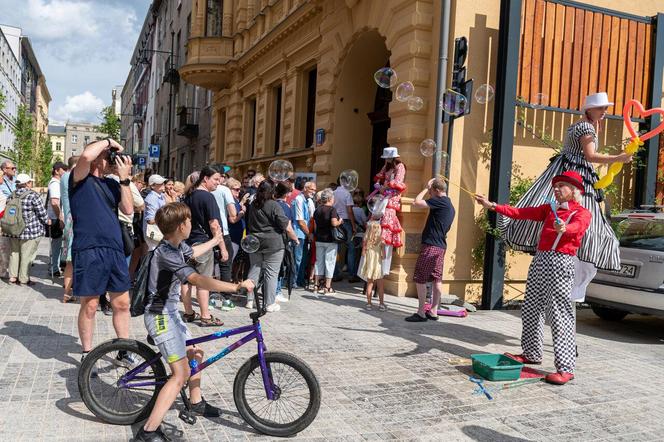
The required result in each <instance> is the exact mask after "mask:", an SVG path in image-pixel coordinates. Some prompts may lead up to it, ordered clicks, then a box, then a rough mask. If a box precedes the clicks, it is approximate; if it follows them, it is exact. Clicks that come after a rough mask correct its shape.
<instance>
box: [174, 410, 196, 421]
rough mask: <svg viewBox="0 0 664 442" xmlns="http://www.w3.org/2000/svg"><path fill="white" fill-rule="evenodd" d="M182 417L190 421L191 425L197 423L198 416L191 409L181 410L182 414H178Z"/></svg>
mask: <svg viewBox="0 0 664 442" xmlns="http://www.w3.org/2000/svg"><path fill="white" fill-rule="evenodd" d="M178 417H179V418H180V419H182V420H183V421H185V422H186V423H188V424H189V425H194V424H195V423H196V416H194V414H193V413H192V412H191V411H188V410H180V414H179V415H178Z"/></svg>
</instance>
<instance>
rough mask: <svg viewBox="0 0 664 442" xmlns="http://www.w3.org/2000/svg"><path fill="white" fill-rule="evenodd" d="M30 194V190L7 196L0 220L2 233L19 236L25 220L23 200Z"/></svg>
mask: <svg viewBox="0 0 664 442" xmlns="http://www.w3.org/2000/svg"><path fill="white" fill-rule="evenodd" d="M29 195H30V192H29V191H28V192H24V193H23V194H22V195H17V194H16V192H15V191H14V192H12V194H11V195H10V196H9V198H7V205H6V206H5V214H4V216H3V217H2V219H1V220H0V228H2V233H5V234H7V235H9V236H20V235H21V233H23V231H24V230H25V220H24V219H23V200H24V199H26V198H27V197H28V196H29Z"/></svg>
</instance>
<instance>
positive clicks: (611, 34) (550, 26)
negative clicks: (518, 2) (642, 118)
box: [517, 0, 653, 115]
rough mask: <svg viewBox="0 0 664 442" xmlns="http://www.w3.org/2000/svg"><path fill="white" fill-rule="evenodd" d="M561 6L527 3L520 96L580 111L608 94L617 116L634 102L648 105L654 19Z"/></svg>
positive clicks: (540, 0)
mask: <svg viewBox="0 0 664 442" xmlns="http://www.w3.org/2000/svg"><path fill="white" fill-rule="evenodd" d="M635 1H637V0H635ZM561 3H564V2H560V3H559V2H555V1H546V0H524V1H523V9H522V13H521V46H520V53H519V60H520V66H519V80H518V84H517V95H518V96H519V97H521V98H523V99H525V100H526V101H528V102H529V103H533V104H538V105H540V106H542V107H550V108H559V109H571V110H578V109H579V108H580V107H581V105H582V104H583V99H584V97H585V96H586V95H588V94H592V93H595V92H607V93H608V95H609V99H610V100H611V101H613V102H615V105H614V106H611V107H610V108H609V114H613V115H620V114H621V113H622V107H623V105H624V103H625V102H626V101H627V100H629V99H632V98H635V99H637V100H639V101H641V103H643V104H644V105H646V106H647V105H648V103H650V90H649V84H650V71H651V59H652V54H651V52H652V51H651V47H652V44H653V41H652V40H653V26H652V24H651V22H650V19H649V18H647V17H643V18H640V17H630V18H623V17H621V16H619V15H617V13H616V15H612V14H609V13H605V12H596V11H593V10H589V9H585V8H582V7H577V6H570V5H569V4H561Z"/></svg>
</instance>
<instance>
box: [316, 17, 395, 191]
mask: <svg viewBox="0 0 664 442" xmlns="http://www.w3.org/2000/svg"><path fill="white" fill-rule="evenodd" d="M389 57H390V53H389V51H388V50H387V47H386V46H385V38H384V37H382V36H381V35H380V34H379V33H378V32H377V31H375V30H373V31H365V32H363V33H362V34H361V35H359V36H358V37H357V38H356V39H355V40H354V41H353V42H352V43H351V48H350V49H349V50H348V52H347V53H346V56H345V57H344V59H343V62H342V63H343V64H342V68H341V73H340V75H339V77H338V82H337V87H336V94H335V108H334V109H335V110H334V126H333V127H334V132H333V137H334V141H333V148H332V152H331V154H332V158H331V168H330V175H331V177H332V179H336V177H338V176H339V173H340V172H341V171H342V170H344V169H355V170H356V171H357V172H358V174H359V176H360V181H359V185H360V187H361V188H362V189H363V190H365V192H366V193H369V192H371V185H372V181H371V179H372V177H373V176H374V175H375V174H376V172H378V170H379V169H380V167H381V166H382V161H381V160H380V155H381V154H382V150H383V147H385V146H386V145H387V130H388V129H389V127H390V118H389V103H390V101H391V100H392V93H391V91H390V90H389V89H383V88H379V87H378V86H377V85H376V83H375V81H374V79H373V74H374V72H376V70H378V69H380V68H381V67H383V66H385V65H386V63H387V62H389ZM322 184H323V185H326V184H327V183H322Z"/></svg>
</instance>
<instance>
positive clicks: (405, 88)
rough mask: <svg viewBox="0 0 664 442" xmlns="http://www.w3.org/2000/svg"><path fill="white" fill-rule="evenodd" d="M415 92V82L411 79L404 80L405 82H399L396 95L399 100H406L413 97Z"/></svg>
mask: <svg viewBox="0 0 664 442" xmlns="http://www.w3.org/2000/svg"><path fill="white" fill-rule="evenodd" d="M413 93H415V86H413V83H411V82H410V81H404V82H403V83H401V84H399V86H397V90H396V92H395V94H394V95H395V96H396V99H397V101H401V102H404V101H407V100H408V99H409V98H410V97H412V96H413Z"/></svg>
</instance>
